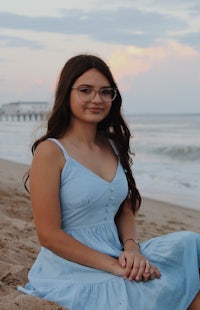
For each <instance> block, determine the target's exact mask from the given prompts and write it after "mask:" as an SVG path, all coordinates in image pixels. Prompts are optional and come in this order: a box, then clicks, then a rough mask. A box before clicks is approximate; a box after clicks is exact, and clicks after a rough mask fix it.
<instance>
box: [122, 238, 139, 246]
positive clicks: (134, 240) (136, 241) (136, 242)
mask: <svg viewBox="0 0 200 310" xmlns="http://www.w3.org/2000/svg"><path fill="white" fill-rule="evenodd" d="M129 240H131V241H133V242H134V243H135V244H137V246H138V247H139V248H140V244H139V241H138V240H136V239H133V238H128V239H126V240H125V241H124V247H125V244H126V242H127V241H129Z"/></svg>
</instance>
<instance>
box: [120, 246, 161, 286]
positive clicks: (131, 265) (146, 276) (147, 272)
mask: <svg viewBox="0 0 200 310" xmlns="http://www.w3.org/2000/svg"><path fill="white" fill-rule="evenodd" d="M118 261H119V264H120V266H121V267H122V268H123V269H124V274H123V277H124V278H125V279H126V278H128V279H129V280H130V281H132V280H135V281H141V280H143V281H148V280H153V279H154V278H160V271H159V270H158V269H157V268H156V267H155V266H153V265H150V263H149V261H148V260H147V259H146V258H145V257H144V256H143V255H141V254H140V253H139V252H138V251H135V250H125V251H124V252H122V253H121V255H120V257H119V259H118Z"/></svg>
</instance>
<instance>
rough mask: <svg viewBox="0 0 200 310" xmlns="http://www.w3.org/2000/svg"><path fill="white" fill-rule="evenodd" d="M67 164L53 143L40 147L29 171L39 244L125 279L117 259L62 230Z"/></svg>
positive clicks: (75, 260) (45, 142)
mask: <svg viewBox="0 0 200 310" xmlns="http://www.w3.org/2000/svg"><path fill="white" fill-rule="evenodd" d="M64 164H65V159H64V157H63V155H62V153H61V152H60V150H59V149H58V147H57V146H56V145H55V144H54V143H52V142H51V141H44V142H42V143H41V144H40V145H39V146H38V147H37V149H36V152H35V154H34V158H33V162H32V165H31V169H30V192H31V201H32V209H33V216H34V221H35V227H36V231H37V234H38V239H39V242H40V244H41V245H42V246H44V247H46V248H48V249H50V250H51V251H53V252H54V253H55V254H57V255H59V256H61V257H63V258H65V259H68V260H71V261H73V262H76V263H78V264H81V265H85V266H88V267H92V268H96V269H101V270H104V271H107V272H110V273H113V274H115V275H118V276H122V275H123V268H122V267H121V266H120V264H119V262H118V260H117V259H115V258H113V257H110V256H108V255H105V254H103V253H100V252H98V251H95V250H93V249H91V248H89V247H87V246H85V245H84V244H82V243H80V242H79V241H77V240H75V239H74V238H73V237H71V236H69V235H68V234H67V233H65V232H64V231H63V230H62V229H61V212H60V199H59V187H60V174H61V171H62V168H63V166H64Z"/></svg>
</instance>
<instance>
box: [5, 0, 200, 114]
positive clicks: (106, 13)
mask: <svg viewBox="0 0 200 310" xmlns="http://www.w3.org/2000/svg"><path fill="white" fill-rule="evenodd" d="M199 16H200V2H199V0H181V1H180V0H167V1H162V0H155V1H154V0H142V1H139V0H122V1H121V0H109V1H102V0H96V1H95V0H90V1H81V0H74V1H68V0H57V1H53V0H42V1H38V0H34V1H29V0H17V1H15V0H6V1H3V0H0V104H2V103H8V102H11V101H24V100H45V101H49V102H52V101H53V97H54V89H55V84H56V80H57V78H58V75H59V72H60V70H61V68H62V67H63V65H64V63H65V62H66V61H67V60H68V58H70V57H71V56H74V55H76V54H79V53H92V54H95V55H97V56H100V57H102V58H103V59H104V60H105V61H106V62H107V63H108V64H109V66H110V68H111V70H112V72H113V74H114V77H115V79H116V81H117V84H118V86H119V89H120V90H121V93H122V97H123V108H124V111H125V112H126V113H200V103H199V101H200V100H199V98H200V18H199Z"/></svg>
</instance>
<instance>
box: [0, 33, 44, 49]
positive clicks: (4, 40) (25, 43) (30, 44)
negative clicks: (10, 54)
mask: <svg viewBox="0 0 200 310" xmlns="http://www.w3.org/2000/svg"><path fill="white" fill-rule="evenodd" d="M0 42H1V47H26V48H31V49H41V48H44V46H43V45H42V44H41V43H38V42H35V41H32V40H28V39H24V38H21V37H17V36H4V35H1V36H0Z"/></svg>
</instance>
